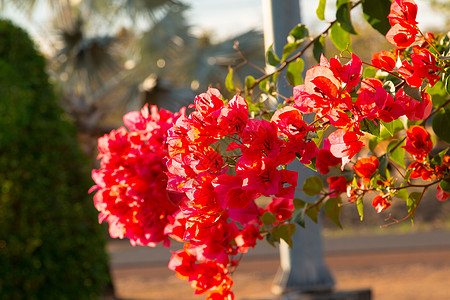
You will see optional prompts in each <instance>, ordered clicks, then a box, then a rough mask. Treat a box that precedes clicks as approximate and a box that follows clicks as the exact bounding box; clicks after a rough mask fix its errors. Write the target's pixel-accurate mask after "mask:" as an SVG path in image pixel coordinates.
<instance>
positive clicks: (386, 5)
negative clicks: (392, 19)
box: [362, 0, 391, 35]
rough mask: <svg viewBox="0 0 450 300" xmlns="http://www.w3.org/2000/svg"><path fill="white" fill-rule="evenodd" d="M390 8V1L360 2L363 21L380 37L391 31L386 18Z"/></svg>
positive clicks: (373, 0) (371, 0)
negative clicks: (379, 34)
mask: <svg viewBox="0 0 450 300" xmlns="http://www.w3.org/2000/svg"><path fill="white" fill-rule="evenodd" d="M390 8H391V1H390V0H365V1H363V2H362V9H363V15H364V19H366V21H367V22H368V23H369V24H370V26H372V28H374V29H375V30H377V31H378V32H379V33H381V34H382V35H386V33H387V32H388V31H389V29H391V24H389V19H388V18H387V16H388V14H389V11H390Z"/></svg>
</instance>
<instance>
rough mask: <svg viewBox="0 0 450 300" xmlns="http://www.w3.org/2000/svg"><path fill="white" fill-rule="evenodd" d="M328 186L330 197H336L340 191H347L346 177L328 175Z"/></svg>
mask: <svg viewBox="0 0 450 300" xmlns="http://www.w3.org/2000/svg"><path fill="white" fill-rule="evenodd" d="M327 182H328V184H329V187H330V192H334V193H332V194H330V197H337V196H339V195H340V194H342V193H345V192H347V179H346V178H345V177H344V176H330V177H328V178H327Z"/></svg>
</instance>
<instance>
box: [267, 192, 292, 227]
mask: <svg viewBox="0 0 450 300" xmlns="http://www.w3.org/2000/svg"><path fill="white" fill-rule="evenodd" d="M293 210H294V203H293V201H292V199H289V198H283V197H275V198H273V199H272V202H270V203H269V204H268V205H267V206H266V211H269V212H271V213H272V214H274V215H275V218H276V219H277V221H278V222H282V221H284V220H286V219H289V218H290V217H291V216H292V211H293Z"/></svg>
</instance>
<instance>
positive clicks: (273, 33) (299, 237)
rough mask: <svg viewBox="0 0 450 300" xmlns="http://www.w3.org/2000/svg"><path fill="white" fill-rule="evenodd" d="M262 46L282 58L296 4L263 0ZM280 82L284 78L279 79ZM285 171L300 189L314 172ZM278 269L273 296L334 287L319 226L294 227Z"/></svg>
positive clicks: (295, 0) (284, 90)
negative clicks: (292, 173)
mask: <svg viewBox="0 0 450 300" xmlns="http://www.w3.org/2000/svg"><path fill="white" fill-rule="evenodd" d="M262 4H263V14H264V15H263V20H264V42H265V46H266V49H267V48H268V47H269V46H270V45H272V44H273V47H274V51H275V53H276V54H277V55H278V56H279V57H281V56H282V51H283V46H284V45H285V44H286V37H287V36H288V34H289V32H290V30H291V29H292V28H294V26H296V25H297V24H298V23H300V22H301V21H300V4H299V0H278V1H277V0H263V1H262ZM279 78H280V80H283V78H284V76H280V77H279ZM278 90H279V92H280V94H282V95H284V96H291V95H292V87H289V86H288V84H287V82H286V83H285V82H283V81H281V82H280V83H279V88H278ZM288 169H290V170H295V171H297V172H298V174H299V177H298V184H299V186H301V185H302V184H303V182H304V181H305V179H306V178H308V177H309V176H311V175H314V174H315V173H314V171H312V170H310V169H308V168H306V167H305V166H303V165H302V164H301V163H300V162H299V161H298V160H295V162H293V163H292V164H290V165H289V166H288ZM295 196H296V197H299V198H301V199H303V200H305V201H308V202H314V200H315V199H313V198H311V197H308V196H306V195H304V194H303V193H302V192H301V191H297V192H296V195H295ZM280 264H281V266H280V269H279V270H278V273H277V275H276V277H275V280H274V286H273V289H272V290H273V292H274V293H275V294H284V295H285V296H284V298H285V299H289V298H287V297H288V296H287V294H288V293H291V292H296V293H297V295H298V294H299V293H319V292H329V291H331V290H332V289H333V287H334V280H333V277H332V276H331V274H330V271H329V270H328V268H327V266H326V265H325V262H324V260H323V251H322V239H321V235H320V226H319V225H318V224H316V223H314V222H312V221H311V220H309V219H308V220H306V229H303V228H301V227H300V226H297V231H296V233H295V235H294V236H293V248H292V249H290V248H289V246H288V245H287V244H286V243H284V242H282V243H281V244H280Z"/></svg>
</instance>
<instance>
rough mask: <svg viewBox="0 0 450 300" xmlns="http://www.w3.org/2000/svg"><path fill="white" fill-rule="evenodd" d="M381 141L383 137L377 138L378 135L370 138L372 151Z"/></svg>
mask: <svg viewBox="0 0 450 300" xmlns="http://www.w3.org/2000/svg"><path fill="white" fill-rule="evenodd" d="M379 142H381V139H379V138H377V137H376V136H373V137H372V138H371V139H370V140H369V150H370V152H372V153H373V152H374V150H375V147H376V146H377V145H378V143H379Z"/></svg>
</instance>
